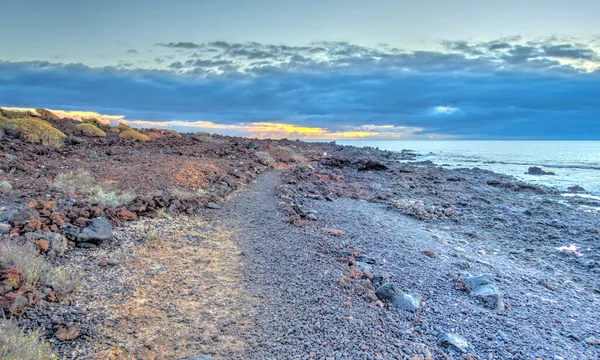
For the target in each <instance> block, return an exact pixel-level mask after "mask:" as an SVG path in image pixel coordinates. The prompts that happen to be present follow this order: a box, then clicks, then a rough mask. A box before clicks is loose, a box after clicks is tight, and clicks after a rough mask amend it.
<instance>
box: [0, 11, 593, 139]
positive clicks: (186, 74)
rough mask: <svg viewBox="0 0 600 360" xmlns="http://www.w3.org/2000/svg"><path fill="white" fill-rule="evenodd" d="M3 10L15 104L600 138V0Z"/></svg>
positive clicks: (349, 135) (299, 131) (302, 130)
mask: <svg viewBox="0 0 600 360" xmlns="http://www.w3.org/2000/svg"><path fill="white" fill-rule="evenodd" d="M2 13H3V17H2V21H1V22H0V34H3V36H0V106H4V107H20V108H27V107H44V108H49V109H53V110H62V111H67V112H69V114H71V115H73V116H76V115H84V116H85V115H90V114H92V115H94V114H98V115H101V116H103V117H104V118H105V119H107V120H112V121H120V120H124V121H127V122H129V123H130V124H133V125H138V126H145V127H168V128H174V129H177V130H180V131H209V132H218V133H224V134H232V135H248V136H257V137H268V136H271V137H289V138H296V137H300V138H307V139H596V140H600V23H599V22H598V14H600V1H598V0H572V1H569V2H566V1H547V0H519V1H517V0H503V1H491V0H490V1H481V0H477V1H476V0H455V1H447V0H428V1H419V2H416V1H400V0H395V1H392V0H379V1H377V2H370V1H364V0H360V1H359V0H319V1H316V0H301V1H296V0H287V1H281V0H279V1H276V0H253V1H247V0H219V1H208V0H195V1H192V0H188V1H184V0H170V1H164V0H119V1H116V0H103V1H80V0H53V1H48V0H20V1H11V2H8V1H6V2H4V3H3V5H2ZM83 112H86V113H83Z"/></svg>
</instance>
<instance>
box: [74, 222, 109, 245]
mask: <svg viewBox="0 0 600 360" xmlns="http://www.w3.org/2000/svg"><path fill="white" fill-rule="evenodd" d="M112 237H113V232H112V225H111V224H110V222H109V221H108V219H106V218H95V219H91V220H90V221H89V223H88V226H87V227H86V228H85V229H83V230H82V231H81V233H79V235H77V243H91V244H94V245H100V244H101V243H103V242H105V241H109V240H111V239H112Z"/></svg>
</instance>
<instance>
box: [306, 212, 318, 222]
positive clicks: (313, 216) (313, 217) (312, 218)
mask: <svg viewBox="0 0 600 360" xmlns="http://www.w3.org/2000/svg"><path fill="white" fill-rule="evenodd" d="M306 218H307V219H309V220H312V221H317V216H316V215H315V214H313V213H309V214H306Z"/></svg>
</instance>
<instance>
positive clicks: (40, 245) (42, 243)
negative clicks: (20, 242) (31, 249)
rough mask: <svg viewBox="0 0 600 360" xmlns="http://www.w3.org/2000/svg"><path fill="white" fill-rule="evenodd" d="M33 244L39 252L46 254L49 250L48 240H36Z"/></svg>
mask: <svg viewBox="0 0 600 360" xmlns="http://www.w3.org/2000/svg"><path fill="white" fill-rule="evenodd" d="M34 243H35V246H36V247H37V249H38V251H39V252H42V253H47V252H48V250H49V249H50V246H49V244H48V240H46V239H37V240H35V241H34Z"/></svg>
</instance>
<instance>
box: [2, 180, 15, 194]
mask: <svg viewBox="0 0 600 360" xmlns="http://www.w3.org/2000/svg"><path fill="white" fill-rule="evenodd" d="M12 189H13V187H12V185H11V184H10V182H8V180H2V181H0V194H2V193H4V194H8V193H10V192H11V191H12Z"/></svg>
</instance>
